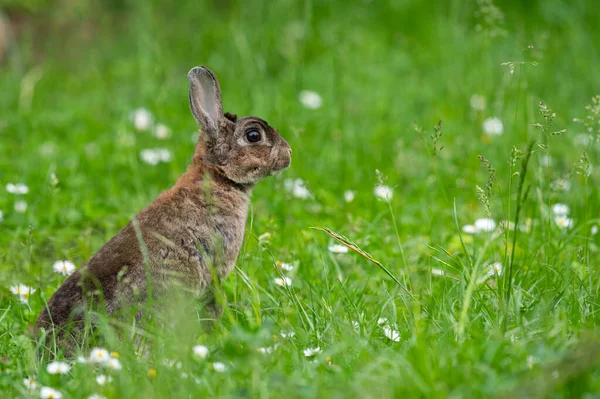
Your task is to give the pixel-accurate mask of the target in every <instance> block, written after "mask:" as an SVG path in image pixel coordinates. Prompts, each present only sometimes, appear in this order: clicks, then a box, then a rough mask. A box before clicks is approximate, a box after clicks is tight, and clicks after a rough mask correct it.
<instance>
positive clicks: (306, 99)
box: [299, 90, 323, 109]
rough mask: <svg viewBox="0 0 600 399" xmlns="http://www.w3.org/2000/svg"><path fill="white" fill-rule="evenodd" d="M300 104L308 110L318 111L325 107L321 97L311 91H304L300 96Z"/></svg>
mask: <svg viewBox="0 0 600 399" xmlns="http://www.w3.org/2000/svg"><path fill="white" fill-rule="evenodd" d="M299 99H300V102H301V103H302V105H304V106H305V107H306V108H308V109H318V108H321V105H323V99H322V98H321V96H320V95H318V94H317V93H315V92H314V91H310V90H303V91H301V92H300V96H299Z"/></svg>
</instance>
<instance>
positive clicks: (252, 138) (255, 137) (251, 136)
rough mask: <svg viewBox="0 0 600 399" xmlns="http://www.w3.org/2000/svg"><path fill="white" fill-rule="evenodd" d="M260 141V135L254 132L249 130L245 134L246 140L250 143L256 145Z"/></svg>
mask: <svg viewBox="0 0 600 399" xmlns="http://www.w3.org/2000/svg"><path fill="white" fill-rule="evenodd" d="M260 139H261V137H260V133H259V132H258V131H256V130H251V131H249V132H248V133H246V140H248V141H249V142H250V143H258V142H259V141H260Z"/></svg>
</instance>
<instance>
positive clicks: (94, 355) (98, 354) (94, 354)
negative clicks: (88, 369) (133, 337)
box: [90, 348, 110, 364]
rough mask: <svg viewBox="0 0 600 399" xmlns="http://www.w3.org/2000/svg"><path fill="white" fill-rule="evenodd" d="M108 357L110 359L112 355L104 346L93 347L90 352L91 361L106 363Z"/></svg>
mask: <svg viewBox="0 0 600 399" xmlns="http://www.w3.org/2000/svg"><path fill="white" fill-rule="evenodd" d="M108 359H110V355H109V353H108V351H107V350H106V349H104V348H93V349H92V351H91V352H90V363H100V364H104V363H106V362H107V361H108Z"/></svg>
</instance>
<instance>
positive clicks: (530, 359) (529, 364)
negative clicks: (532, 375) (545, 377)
mask: <svg viewBox="0 0 600 399" xmlns="http://www.w3.org/2000/svg"><path fill="white" fill-rule="evenodd" d="M534 365H535V357H533V356H531V355H529V356H527V368H528V369H529V370H531V369H532V368H533V366H534Z"/></svg>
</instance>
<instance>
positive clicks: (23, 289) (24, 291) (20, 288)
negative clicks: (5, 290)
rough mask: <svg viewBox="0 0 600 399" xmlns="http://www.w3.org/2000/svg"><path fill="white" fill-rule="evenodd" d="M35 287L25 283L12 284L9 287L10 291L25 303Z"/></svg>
mask: <svg viewBox="0 0 600 399" xmlns="http://www.w3.org/2000/svg"><path fill="white" fill-rule="evenodd" d="M35 291H36V290H35V288H32V287H29V286H27V285H25V284H19V285H13V286H12V287H10V292H12V293H13V294H15V295H18V296H19V300H20V301H21V302H23V303H27V301H28V300H29V297H30V296H31V294H33V293H34V292H35Z"/></svg>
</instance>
